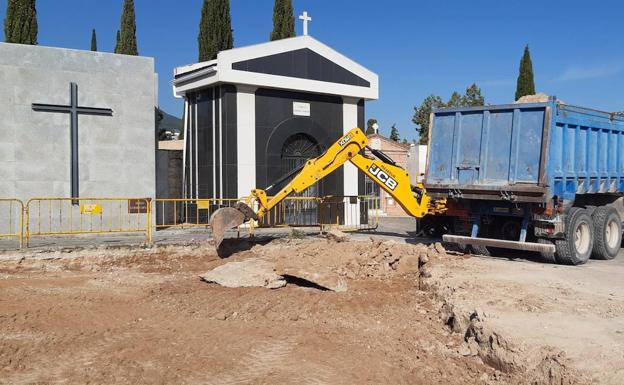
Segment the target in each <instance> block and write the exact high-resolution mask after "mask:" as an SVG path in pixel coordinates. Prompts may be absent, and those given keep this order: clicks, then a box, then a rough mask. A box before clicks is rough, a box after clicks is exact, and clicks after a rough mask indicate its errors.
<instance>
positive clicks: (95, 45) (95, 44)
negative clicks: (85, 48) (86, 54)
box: [91, 29, 97, 51]
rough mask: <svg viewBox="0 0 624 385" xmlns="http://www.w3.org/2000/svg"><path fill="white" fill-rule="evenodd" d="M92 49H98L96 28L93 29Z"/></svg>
mask: <svg viewBox="0 0 624 385" xmlns="http://www.w3.org/2000/svg"><path fill="white" fill-rule="evenodd" d="M91 51H97V36H96V35H95V29H93V31H91Z"/></svg>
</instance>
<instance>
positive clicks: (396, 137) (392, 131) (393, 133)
mask: <svg viewBox="0 0 624 385" xmlns="http://www.w3.org/2000/svg"><path fill="white" fill-rule="evenodd" d="M390 139H392V140H394V141H395V142H398V141H399V140H401V138H400V137H399V130H398V129H397V128H396V124H393V125H392V128H390Z"/></svg>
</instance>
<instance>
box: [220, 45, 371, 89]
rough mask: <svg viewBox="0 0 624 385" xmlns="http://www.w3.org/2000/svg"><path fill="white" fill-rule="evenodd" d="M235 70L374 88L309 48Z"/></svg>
mask: <svg viewBox="0 0 624 385" xmlns="http://www.w3.org/2000/svg"><path fill="white" fill-rule="evenodd" d="M232 69H233V70H237V71H246V72H257V73H263V74H269V75H279V76H288V77H293V78H300V79H310V80H320V81H324V82H330V83H339V84H348V85H352V86H359V87H370V82H368V81H366V80H365V79H362V78H361V77H359V76H357V75H356V74H354V73H353V72H351V71H349V70H347V69H346V68H344V67H342V66H340V65H338V64H336V63H334V62H332V61H331V60H329V59H327V58H325V57H323V56H321V55H319V54H318V53H316V52H314V51H312V50H311V49H309V48H302V49H298V50H295V51H289V52H283V53H279V54H275V55H269V56H263V57H259V58H255V59H250V60H244V61H240V62H237V63H233V64H232Z"/></svg>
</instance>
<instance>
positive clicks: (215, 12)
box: [197, 0, 234, 62]
mask: <svg viewBox="0 0 624 385" xmlns="http://www.w3.org/2000/svg"><path fill="white" fill-rule="evenodd" d="M197 42H198V46H199V61H200V62H202V61H208V60H213V59H216V58H217V54H218V53H219V51H223V50H226V49H230V48H232V47H233V46H234V38H233V36H232V19H231V17H230V1H229V0H204V5H203V6H202V12H201V20H200V22H199V36H198V37H197Z"/></svg>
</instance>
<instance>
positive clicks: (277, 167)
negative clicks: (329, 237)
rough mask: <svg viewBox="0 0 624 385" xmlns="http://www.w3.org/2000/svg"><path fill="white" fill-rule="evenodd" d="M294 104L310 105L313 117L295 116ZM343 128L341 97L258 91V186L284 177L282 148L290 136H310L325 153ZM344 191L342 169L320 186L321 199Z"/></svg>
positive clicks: (263, 185)
mask: <svg viewBox="0 0 624 385" xmlns="http://www.w3.org/2000/svg"><path fill="white" fill-rule="evenodd" d="M293 102H304V103H310V116H309V117H306V116H294V115H293ZM342 126H343V116H342V99H341V98H340V97H333V96H326V95H317V94H308V93H298V92H289V91H283V90H273V89H259V90H258V91H257V92H256V185H257V186H258V187H259V188H265V187H267V186H269V185H271V184H273V183H274V182H275V181H276V180H278V179H279V178H281V177H282V176H283V170H282V149H283V146H284V143H285V142H286V140H287V139H288V138H289V137H291V136H292V135H296V134H301V133H302V134H306V135H309V136H311V137H312V138H314V140H315V141H316V142H317V143H318V144H319V146H320V147H321V150H322V151H325V150H326V149H327V148H328V147H329V146H331V145H332V144H333V143H334V142H335V141H336V140H338V139H339V138H340V137H341V136H342ZM280 187H281V186H280ZM278 188H279V187H278ZM343 192H344V179H343V171H342V168H340V169H339V170H337V171H336V172H334V173H333V174H331V175H330V176H328V177H327V178H325V179H324V180H323V181H322V183H320V184H319V190H318V193H319V195H321V196H323V195H342V194H343Z"/></svg>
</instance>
